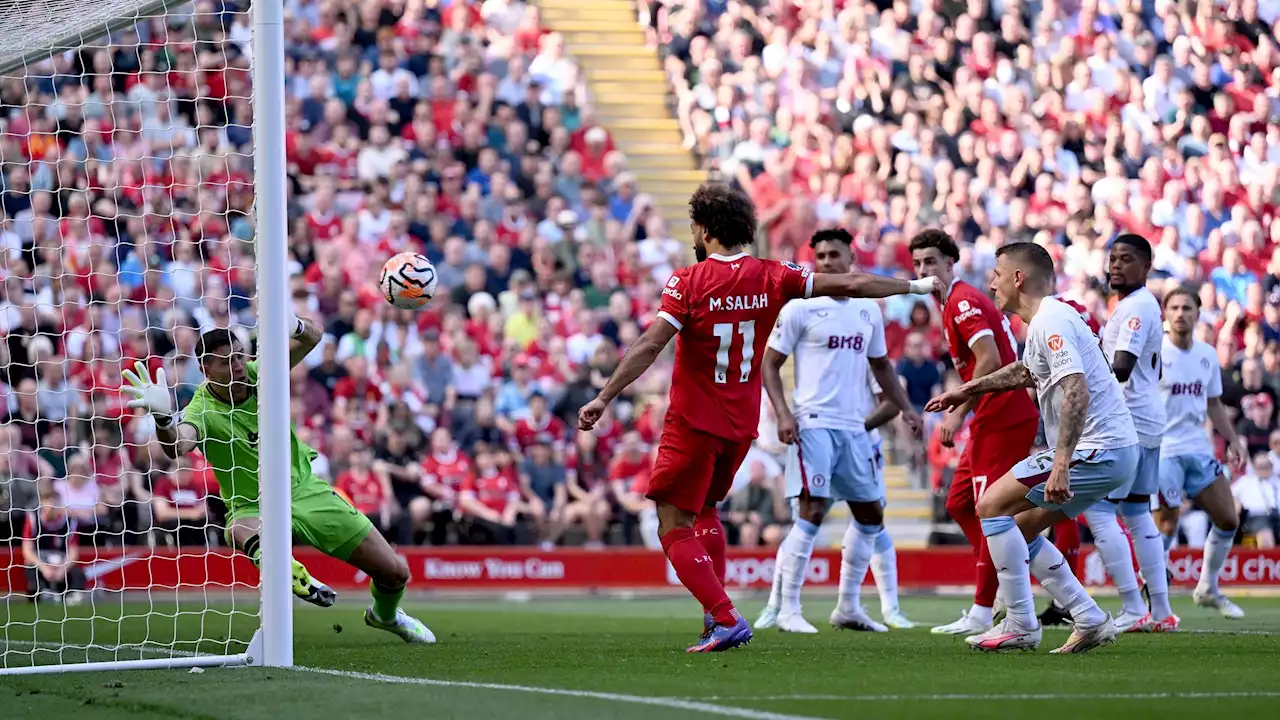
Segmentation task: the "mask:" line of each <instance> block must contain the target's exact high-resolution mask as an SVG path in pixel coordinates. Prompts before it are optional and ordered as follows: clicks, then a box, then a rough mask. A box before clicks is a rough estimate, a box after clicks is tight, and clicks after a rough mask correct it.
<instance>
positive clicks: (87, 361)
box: [0, 0, 259, 671]
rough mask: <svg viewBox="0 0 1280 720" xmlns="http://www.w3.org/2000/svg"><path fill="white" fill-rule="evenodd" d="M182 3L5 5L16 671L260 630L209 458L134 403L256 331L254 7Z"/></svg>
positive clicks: (7, 609) (5, 381) (232, 646)
mask: <svg viewBox="0 0 1280 720" xmlns="http://www.w3.org/2000/svg"><path fill="white" fill-rule="evenodd" d="M166 5H176V4H174V3H167V4H166V3H155V2H152V3H146V2H139V1H138V0H113V1H103V0H97V1H96V2H92V3H90V2H84V1H83V0H79V1H76V0H41V1H39V2H25V1H24V2H4V3H0V7H3V16H4V18H5V22H4V23H3V24H0V48H2V49H3V50H2V51H0V182H2V185H0V188H2V190H3V195H2V200H3V209H2V212H0V288H2V291H0V340H2V341H0V593H2V595H0V598H2V600H0V604H2V609H0V612H2V613H3V617H2V618H0V621H3V630H2V632H3V635H2V636H0V671H3V670H6V669H13V668H20V667H24V666H31V665H44V664H58V663H77V662H88V661H112V660H132V659H154V658H157V657H165V656H185V655H189V654H192V653H199V654H217V655H223V654H235V653H240V652H243V651H244V649H245V648H246V646H247V643H248V642H249V640H250V638H251V637H252V634H253V631H254V629H256V628H257V627H258V625H259V602H258V592H257V582H258V576H257V572H256V571H255V570H253V568H252V565H251V564H250V563H249V562H248V561H247V560H246V559H245V558H243V557H235V556H233V554H232V551H231V549H230V548H228V547H226V544H225V541H224V539H223V526H224V524H225V516H226V508H225V506H224V505H223V503H222V502H221V500H220V499H219V498H218V486H217V479H216V478H215V477H214V474H213V473H212V471H211V470H210V468H209V465H208V462H207V461H206V460H205V459H204V458H203V457H202V456H200V455H199V453H193V454H190V455H188V456H186V457H182V458H179V459H178V460H176V461H175V460H170V459H169V458H167V457H166V456H165V454H164V452H163V450H162V448H161V446H160V444H159V442H158V441H157V439H156V433H155V425H154V421H152V420H151V418H150V417H149V416H146V415H144V414H139V413H136V412H134V411H133V410H130V409H128V408H127V407H126V405H125V404H126V402H127V400H128V398H127V397H126V396H124V395H122V394H121V393H120V392H119V388H120V386H121V383H122V380H121V369H122V368H124V367H133V366H134V364H135V363H137V362H142V363H144V364H145V365H146V366H147V368H148V369H149V371H150V372H152V373H154V372H155V370H157V369H159V368H161V367H163V368H164V369H165V370H166V372H167V374H168V377H169V378H170V381H171V383H172V384H173V392H174V394H175V397H176V400H177V405H178V406H179V407H181V406H183V405H185V404H186V403H187V402H189V401H190V399H191V398H192V396H193V394H194V393H195V391H196V388H197V387H198V386H199V384H200V383H201V382H202V380H203V378H202V377H201V375H200V367H199V365H198V363H196V362H195V360H194V357H193V351H194V348H195V344H196V340H197V338H198V336H199V334H200V333H201V332H202V331H206V330H209V329H212V328H218V327H222V328H230V329H232V330H233V332H235V333H236V334H238V335H240V336H242V339H243V340H244V341H245V343H246V347H251V342H252V337H251V333H252V328H253V326H254V325H255V321H254V315H255V309H254V299H253V296H254V274H253V267H254V263H253V259H252V249H253V248H252V244H251V239H252V237H253V226H252V217H251V211H252V204H253V187H252V157H251V153H252V148H251V117H252V115H251V100H252V98H251V91H250V83H249V71H248V68H249V60H248V51H249V33H248V27H249V19H248V17H247V3H244V4H243V5H245V6H246V11H235V10H234V7H235V6H234V4H233V3H228V2H222V3H197V4H195V5H186V6H181V7H168V8H167V7H166ZM157 12H158V13H160V14H159V15H157V16H155V17H150V16H151V15H152V14H153V13H157ZM235 463H236V465H237V466H240V467H241V469H244V470H250V471H253V472H255V473H256V470H257V458H256V456H254V457H246V458H244V459H243V462H241V459H239V458H237V459H235Z"/></svg>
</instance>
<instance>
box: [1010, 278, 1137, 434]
mask: <svg viewBox="0 0 1280 720" xmlns="http://www.w3.org/2000/svg"><path fill="white" fill-rule="evenodd" d="M1022 362H1023V364H1025V365H1026V366H1027V369H1028V370H1029V371H1030V372H1031V376H1032V378H1033V379H1034V380H1035V383H1036V394H1037V395H1038V396H1039V398H1040V413H1041V415H1042V416H1043V417H1044V435H1045V440H1046V442H1047V444H1048V446H1049V447H1050V448H1053V447H1057V445H1058V431H1059V424H1060V420H1059V419H1060V418H1061V417H1062V392H1061V391H1060V390H1059V388H1058V385H1059V383H1060V382H1061V380H1062V379H1063V378H1065V377H1067V376H1069V375H1077V374H1079V375H1083V376H1084V380H1085V384H1086V385H1087V387H1088V389H1089V408H1088V410H1087V412H1086V415H1085V420H1084V428H1083V429H1082V430H1081V433H1080V441H1079V443H1077V444H1076V449H1077V450H1116V449H1119V448H1123V447H1128V446H1130V445H1136V444H1138V435H1137V433H1136V432H1135V431H1134V429H1133V419H1132V418H1131V417H1130V415H1129V409H1128V408H1127V407H1126V406H1125V404H1124V395H1123V391H1122V390H1121V389H1120V383H1118V382H1116V377H1115V375H1113V374H1112V373H1111V366H1110V365H1109V364H1108V363H1107V357H1106V355H1104V354H1103V353H1102V348H1100V347H1098V342H1097V337H1096V336H1095V335H1094V334H1093V332H1092V331H1091V330H1090V329H1089V326H1088V325H1086V324H1085V323H1084V320H1083V319H1081V317H1080V313H1079V312H1077V311H1076V309H1075V308H1073V307H1071V306H1070V305H1067V304H1066V303H1064V302H1062V301H1061V300H1055V299H1053V298H1045V299H1044V300H1042V301H1041V303H1040V309H1039V311H1037V312H1036V316H1035V317H1033V318H1031V322H1030V323H1028V325H1027V346H1026V349H1025V350H1024V351H1023V355H1022Z"/></svg>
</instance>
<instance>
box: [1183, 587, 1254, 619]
mask: <svg viewBox="0 0 1280 720" xmlns="http://www.w3.org/2000/svg"><path fill="white" fill-rule="evenodd" d="M1191 597H1192V598H1194V599H1195V601H1196V605H1199V606H1200V607H1207V608H1213V609H1214V610H1217V611H1218V614H1219V615H1221V616H1222V617H1224V618H1226V619H1228V620H1239V619H1240V618H1242V617H1244V610H1241V609H1240V606H1239V605H1237V604H1235V603H1233V602H1231V601H1230V600H1228V599H1227V596H1226V595H1223V594H1222V593H1220V592H1219V593H1212V592H1209V591H1208V590H1201V589H1200V588H1196V591H1195V593H1193V594H1192V596H1191Z"/></svg>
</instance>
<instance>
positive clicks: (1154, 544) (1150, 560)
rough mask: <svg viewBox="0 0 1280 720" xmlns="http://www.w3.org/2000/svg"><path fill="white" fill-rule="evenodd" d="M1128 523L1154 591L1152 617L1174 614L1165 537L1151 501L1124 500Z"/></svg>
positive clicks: (1121, 507)
mask: <svg viewBox="0 0 1280 720" xmlns="http://www.w3.org/2000/svg"><path fill="white" fill-rule="evenodd" d="M1120 512H1121V514H1122V515H1123V516H1124V524H1125V526H1126V527H1128V528H1129V536H1130V537H1131V538H1132V539H1133V552H1134V554H1135V555H1137V556H1138V566H1139V567H1141V568H1142V578H1143V579H1144V580H1146V581H1147V590H1148V591H1150V593H1151V619H1152V620H1155V621H1156V622H1160V621H1161V620H1164V619H1165V618H1167V617H1169V616H1170V615H1172V614H1173V608H1171V607H1169V577H1168V576H1167V575H1166V574H1165V549H1164V538H1163V536H1161V535H1160V529H1159V528H1157V527H1156V521H1155V518H1153V517H1151V507H1150V505H1149V504H1147V503H1129V502H1122V503H1120Z"/></svg>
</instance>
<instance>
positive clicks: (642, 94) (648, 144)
mask: <svg viewBox="0 0 1280 720" xmlns="http://www.w3.org/2000/svg"><path fill="white" fill-rule="evenodd" d="M536 1H537V4H538V7H539V9H540V10H541V12H542V22H543V25H545V26H546V27H547V28H550V29H551V30H554V31H556V32H558V33H560V34H561V35H562V36H564V40H565V49H566V50H567V51H568V53H569V55H571V56H572V57H573V58H574V59H575V60H577V62H578V65H579V67H581V69H582V72H583V77H584V78H585V80H586V83H587V90H588V93H589V95H590V97H591V104H592V106H593V107H594V108H595V111H596V117H597V118H599V120H600V123H601V124H602V125H604V126H605V127H606V128H608V130H609V134H610V135H611V136H612V137H613V142H614V144H615V145H616V146H617V148H618V150H621V151H622V152H623V153H624V154H626V156H627V167H628V169H629V170H630V171H631V172H632V173H633V174H634V175H635V176H636V184H637V187H638V188H639V190H640V192H642V193H645V194H647V195H650V196H652V197H653V199H654V202H655V204H656V206H657V207H658V209H659V210H660V211H661V213H662V216H663V217H664V218H666V220H667V223H668V224H669V225H670V231H671V234H672V236H673V237H675V238H676V239H678V240H681V241H686V242H687V241H689V240H690V237H689V229H688V223H687V222H685V218H687V217H688V202H689V196H690V195H691V194H692V193H693V191H694V190H696V189H697V187H698V185H699V184H701V183H702V181H703V180H704V179H705V178H706V174H705V173H704V172H702V171H701V170H698V168H697V165H696V164H695V163H694V159H693V156H692V155H690V154H689V151H688V150H685V149H684V147H683V146H682V143H681V135H680V127H679V125H678V124H677V122H676V120H675V117H674V113H673V111H672V106H671V103H672V98H671V94H670V92H669V86H668V84H667V78H666V74H665V73H664V72H663V70H662V66H661V64H660V61H659V59H658V54H657V52H656V51H655V50H654V48H653V47H650V46H648V45H647V44H646V42H645V34H644V30H643V29H642V28H641V26H640V24H639V22H638V21H637V12H636V4H635V2H634V0H536Z"/></svg>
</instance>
